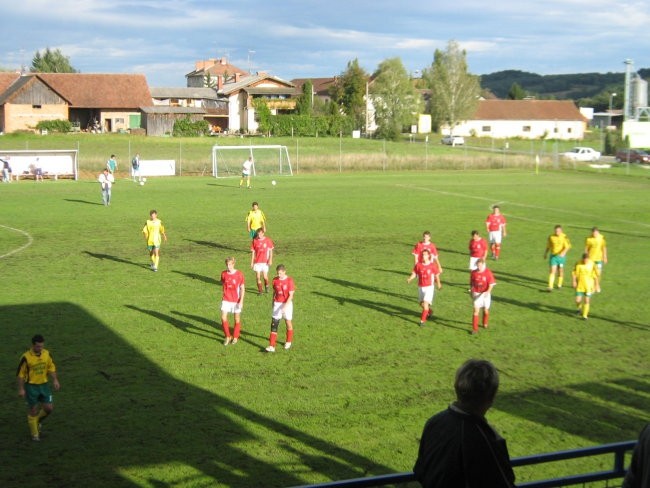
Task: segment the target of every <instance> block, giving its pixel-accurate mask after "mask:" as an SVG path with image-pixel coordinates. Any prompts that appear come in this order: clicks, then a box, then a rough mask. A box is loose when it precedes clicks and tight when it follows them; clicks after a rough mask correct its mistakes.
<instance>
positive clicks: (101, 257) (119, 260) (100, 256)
mask: <svg viewBox="0 0 650 488" xmlns="http://www.w3.org/2000/svg"><path fill="white" fill-rule="evenodd" d="M83 253H84V254H87V255H88V256H90V257H92V258H95V259H99V260H104V259H108V260H109V261H115V262H116V263H122V264H130V265H131V266H136V267H138V268H144V269H149V265H148V264H142V263H134V262H133V261H129V260H128V259H123V258H118V257H117V256H111V255H110V254H104V253H97V252H90V251H83Z"/></svg>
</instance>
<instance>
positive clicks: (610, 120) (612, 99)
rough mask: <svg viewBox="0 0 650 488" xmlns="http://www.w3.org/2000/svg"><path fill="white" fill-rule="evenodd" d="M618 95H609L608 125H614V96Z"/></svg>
mask: <svg viewBox="0 0 650 488" xmlns="http://www.w3.org/2000/svg"><path fill="white" fill-rule="evenodd" d="M615 96H616V93H611V94H610V95H609V123H608V124H607V126H611V125H612V102H613V101H614V97H615Z"/></svg>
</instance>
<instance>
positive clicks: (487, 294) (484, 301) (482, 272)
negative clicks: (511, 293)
mask: <svg viewBox="0 0 650 488" xmlns="http://www.w3.org/2000/svg"><path fill="white" fill-rule="evenodd" d="M496 284H497V282H496V280H495V279H494V275H493V274H492V271H490V270H489V269H488V268H487V266H486V264H485V259H479V260H478V261H476V269H475V270H473V271H472V272H471V274H470V280H469V287H470V288H469V292H470V295H471V296H472V304H473V307H474V313H473V315H472V334H478V320H479V314H480V312H481V309H483V320H482V321H481V323H482V325H483V328H484V329H487V328H488V322H489V320H490V305H491V304H492V288H494V285H496Z"/></svg>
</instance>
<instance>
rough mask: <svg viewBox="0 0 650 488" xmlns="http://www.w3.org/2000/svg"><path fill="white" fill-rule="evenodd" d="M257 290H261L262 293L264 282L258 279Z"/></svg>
mask: <svg viewBox="0 0 650 488" xmlns="http://www.w3.org/2000/svg"><path fill="white" fill-rule="evenodd" d="M257 291H259V292H260V293H262V282H261V281H258V282H257Z"/></svg>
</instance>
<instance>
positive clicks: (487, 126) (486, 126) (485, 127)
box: [481, 125, 492, 132]
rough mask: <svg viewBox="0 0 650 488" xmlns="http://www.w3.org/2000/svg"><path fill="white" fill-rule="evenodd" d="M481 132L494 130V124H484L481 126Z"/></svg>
mask: <svg viewBox="0 0 650 488" xmlns="http://www.w3.org/2000/svg"><path fill="white" fill-rule="evenodd" d="M481 132H492V126H490V125H484V126H483V127H481Z"/></svg>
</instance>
